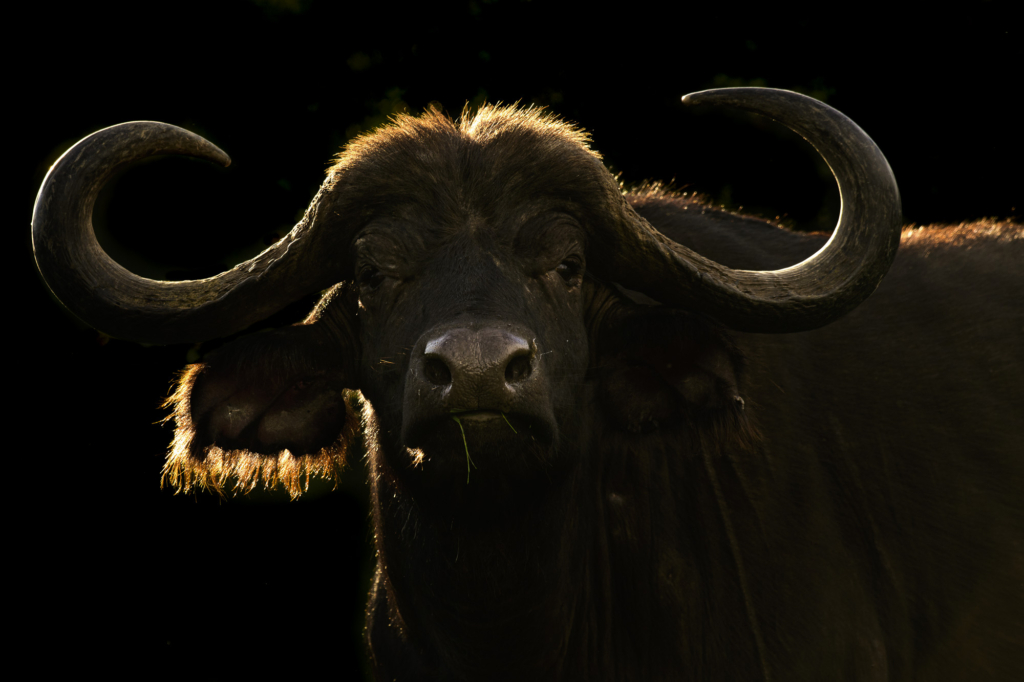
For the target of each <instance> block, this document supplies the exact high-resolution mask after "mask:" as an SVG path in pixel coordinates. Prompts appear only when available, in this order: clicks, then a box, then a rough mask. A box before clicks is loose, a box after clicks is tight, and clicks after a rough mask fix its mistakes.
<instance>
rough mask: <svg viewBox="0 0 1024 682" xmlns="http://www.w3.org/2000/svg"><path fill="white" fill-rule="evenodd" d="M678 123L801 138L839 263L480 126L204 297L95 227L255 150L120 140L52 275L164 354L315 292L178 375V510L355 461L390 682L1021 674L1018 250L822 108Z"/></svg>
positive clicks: (100, 142)
mask: <svg viewBox="0 0 1024 682" xmlns="http://www.w3.org/2000/svg"><path fill="white" fill-rule="evenodd" d="M684 102H687V103H695V104H701V103H708V104H721V105H727V106H735V107H740V108H744V109H747V110H751V111H754V112H757V113H761V114H763V115H766V116H770V117H772V118H775V119H777V120H779V121H781V122H782V123H784V124H785V125H787V126H789V127H790V128H792V129H793V130H795V131H797V132H798V133H799V134H801V135H803V136H804V137H805V138H806V139H807V140H808V141H810V142H811V144H812V145H814V147H815V148H816V149H817V150H818V151H819V152H820V153H821V155H822V157H823V158H824V159H825V161H826V162H827V163H828V164H829V166H830V167H831V168H832V170H833V172H834V174H835V176H836V179H837V182H838V184H839V188H840V194H841V197H842V202H843V203H842V211H841V216H840V219H839V222H838V225H837V227H836V230H835V233H834V234H833V235H832V236H831V237H830V238H829V237H827V236H822V235H807V234H797V233H793V232H789V231H786V230H783V229H779V228H777V227H775V226H773V225H770V224H768V223H766V222H764V221H761V220H757V219H754V218H750V217H746V216H743V215H737V214H733V213H728V212H725V211H722V210H717V209H714V208H712V207H710V206H707V205H705V204H703V203H701V202H699V201H696V200H694V199H693V198H687V197H685V196H680V195H677V194H673V193H671V192H668V191H662V190H659V189H657V188H651V187H649V188H648V189H645V190H643V191H639V192H632V193H630V192H623V190H622V188H621V186H620V184H619V182H618V181H617V180H616V178H615V177H613V176H612V174H611V173H609V171H608V170H607V169H606V168H605V167H604V165H603V164H602V162H601V160H600V157H599V156H598V155H597V154H596V153H595V152H594V151H593V150H591V149H590V146H589V144H590V141H589V138H588V137H587V135H585V134H584V133H583V132H582V131H581V130H580V129H578V128H575V127H573V126H572V125H570V124H568V123H565V122H563V121H560V120H558V119H557V118H555V117H553V116H551V115H548V114H545V113H543V112H541V111H538V110H536V109H526V108H517V107H497V106H485V107H483V108H481V109H480V110H479V111H477V112H475V113H472V112H467V113H465V114H464V115H463V116H462V118H460V119H459V120H457V121H453V120H451V119H449V118H447V117H446V116H444V115H442V114H440V113H438V112H436V111H429V112H428V113H426V114H424V115H423V116H421V117H418V118H416V117H407V116H403V117H399V118H398V119H397V120H396V121H395V122H394V123H393V124H392V125H389V126H387V127H384V128H382V129H379V130H377V131H375V132H373V133H370V134H368V135H365V136H363V137H360V138H358V139H356V140H355V141H353V142H351V143H350V144H349V145H348V146H347V147H346V148H345V150H344V151H343V152H342V153H341V154H340V155H339V156H338V157H337V160H336V162H335V163H334V164H333V165H332V166H331V168H330V170H329V172H328V177H327V180H326V181H325V182H324V184H323V186H322V188H321V189H320V192H319V193H318V194H317V196H316V197H315V198H314V200H313V202H312V204H311V205H310V207H309V209H308V211H307V213H306V215H305V217H304V218H303V220H302V221H301V222H300V223H299V224H298V225H297V226H296V227H295V228H294V229H293V230H292V232H291V233H290V234H288V235H287V236H286V237H285V238H283V239H281V240H280V241H279V242H277V243H276V244H274V245H273V246H271V247H270V248H269V249H267V250H266V251H265V252H263V253H262V254H260V255H259V256H257V257H255V258H253V259H252V260H250V261H248V262H246V263H242V264H241V265H238V266H237V267H235V268H233V269H231V270H229V271H227V272H224V273H222V274H220V275H218V276H216V277H212V278H210V279H206V280H195V281H185V282H158V281H152V280H148V279H144V278H141V277H138V276H136V275H133V274H131V273H129V272H128V271H126V270H124V269H123V268H121V267H120V266H119V265H117V264H116V263H114V262H113V261H112V260H111V259H110V258H109V257H108V256H107V255H106V254H105V253H104V252H103V251H102V249H101V248H100V247H99V245H98V243H97V242H96V239H95V237H94V235H93V231H92V225H91V212H92V206H93V203H94V201H95V198H96V195H97V192H98V191H99V189H100V188H101V187H102V185H103V184H104V182H105V180H106V179H107V178H109V177H110V176H111V174H112V173H113V172H115V171H116V170H117V169H118V168H119V167H122V166H124V165H125V164H128V163H131V162H133V161H136V160H138V159H141V158H143V157H146V156H150V155H154V154H184V155H191V156H197V157H202V158H207V159H210V160H214V161H218V162H220V163H223V164H227V163H228V162H229V160H228V157H227V156H226V155H225V154H224V153H223V152H222V151H220V150H219V149H217V148H216V147H214V146H213V145H212V144H210V143H209V142H207V141H206V140H204V139H203V138H201V137H198V136H196V135H194V134H192V133H189V132H186V131H184V130H181V129H179V128H176V127H174V126H170V125H166V124H162V123H154V122H135V123H126V124H122V125H119V126H114V127H112V128H107V129H105V130H102V131H100V132H98V133H95V134H94V135H91V136H89V137H87V138H85V139H84V140H82V141H81V142H79V143H78V144H77V145H76V146H75V147H73V148H72V149H71V150H70V151H68V152H67V153H66V154H65V155H64V156H63V157H62V158H61V159H60V160H59V161H58V162H57V163H56V164H55V165H54V167H53V168H52V169H51V171H50V173H49V175H48V176H47V178H46V180H45V181H44V183H43V186H42V188H41V189H40V192H39V197H38V199H37V203H36V208H35V214H34V217H33V235H34V246H35V253H36V260H37V263H38V265H39V269H40V271H41V272H42V274H43V277H44V279H45V280H46V282H47V283H48V285H49V286H50V287H51V289H52V290H53V292H54V293H55V294H56V295H57V296H58V298H59V299H60V300H61V301H62V302H63V303H64V304H65V305H67V306H68V308H69V309H70V310H72V311H73V312H74V313H75V314H76V315H78V316H79V317H81V318H82V319H83V320H85V321H86V322H87V323H89V324H91V325H93V326H95V327H96V328H98V329H100V330H102V331H104V332H106V333H108V334H111V335H113V336H118V337H122V338H128V339H135V340H139V341H147V342H154V343H171V342H180V341H198V340H204V339H211V338H216V337H222V336H226V335H229V334H232V333H234V332H237V331H239V330H242V329H244V328H246V327H248V326H249V325H251V324H252V323H254V322H256V321H258V320H261V319H263V318H265V317H267V316H268V315H270V314H271V313H273V312H275V311H276V310H279V309H280V308H281V307H283V306H284V305H286V304H287V303H288V302H290V301H293V300H295V299H296V298H298V297H300V296H303V295H306V294H308V293H310V292H316V291H320V290H325V289H326V293H325V294H324V295H323V297H322V298H321V300H320V303H319V304H318V305H317V306H316V308H315V310H313V312H312V313H311V314H310V316H309V317H308V318H307V319H306V320H305V321H304V322H302V323H300V324H298V325H295V326H293V327H288V328H285V329H280V330H276V331H271V332H265V333H258V334H252V335H250V336H245V337H241V338H240V339H239V340H237V341H234V342H232V343H230V344H227V345H225V346H223V347H222V348H221V349H220V350H218V351H217V352H215V353H212V354H210V355H208V356H207V357H206V358H204V359H203V361H202V362H201V363H199V364H195V365H192V366H190V367H189V368H187V369H186V370H185V371H184V372H183V374H182V377H181V380H180V383H179V388H178V390H177V392H176V394H175V395H174V397H173V399H172V401H171V402H172V404H173V407H174V415H173V416H174V419H175V420H176V424H177V431H176V435H175V438H174V442H173V444H172V446H171V450H170V453H169V455H168V459H167V464H166V466H165V468H164V480H165V482H167V483H169V484H170V485H172V486H175V487H177V488H178V489H180V490H190V489H192V488H194V487H200V488H213V489H215V490H218V491H220V490H223V489H224V488H225V487H226V486H231V485H234V486H237V487H239V488H241V489H251V488H252V486H254V485H256V484H257V483H258V482H259V481H260V480H262V481H265V482H266V483H268V484H277V483H281V484H283V485H284V486H286V487H287V488H288V490H290V491H291V493H292V494H293V495H299V494H300V493H301V492H302V489H303V480H304V479H305V478H306V477H308V476H309V475H310V474H320V475H324V476H328V477H333V476H336V475H338V474H339V472H340V471H341V469H342V467H343V465H344V461H345V453H346V450H347V448H348V446H349V444H350V443H351V442H352V441H353V439H355V438H357V437H359V434H361V437H362V438H363V439H364V441H365V444H366V448H367V452H368V453H369V454H368V456H369V463H370V471H371V487H372V505H373V527H374V537H375V541H376V548H377V568H376V577H375V581H374V585H373V587H372V590H371V594H370V597H369V603H368V606H367V624H366V638H367V642H368V645H369V655H370V659H371V665H372V667H373V670H374V673H375V675H376V677H377V679H380V680H479V679H513V680H522V679H581V680H605V679H607V680H612V679H616V680H618V679H630V680H662V679H664V680H677V679H695V680H755V679H763V680H770V679H772V680H795V679H800V680H804V679H807V680H912V679H913V680H918V679H920V680H939V679H943V680H967V679H971V680H976V679H1000V680H1010V679H1024V653H1022V652H1024V617H1022V614H1024V583H1022V580H1024V490H1022V487H1021V484H1022V483H1024V476H1022V473H1024V446H1022V443H1024V418H1022V415H1024V369H1022V368H1024V362H1022V360H1021V358H1022V357H1024V344H1022V338H1024V314H1022V304H1021V300H1022V299H1021V296H1022V294H1024V287H1022V275H1021V263H1022V262H1024V261H1022V256H1024V249H1022V244H1024V240H1022V231H1021V228H1020V226H1019V225H1016V224H1012V223H1009V222H999V221H994V220H989V221H979V222H976V223H970V224H963V225H959V226H956V227H947V228H943V229H938V228H913V227H909V228H906V229H902V224H901V222H902V221H901V213H900V200H899V193H898V191H897V188H896V183H895V180H894V178H893V175H892V173H891V171H890V169H889V166H888V164H887V163H886V161H885V158H884V157H883V156H882V154H881V152H880V151H879V150H878V148H877V147H876V146H875V145H874V143H873V142H872V141H871V140H870V139H869V138H868V137H867V135H866V134H865V133H864V132H863V131H861V130H860V128H858V127H857V126H856V125H855V124H854V123H853V122H852V121H850V120H849V119H847V118H846V117H844V116H843V115H842V114H840V113H839V112H837V111H835V110H833V109H831V108H830V107H828V106H825V105H824V104H821V103H819V102H816V101H815V100H812V99H810V98H807V97H804V96H801V95H797V94H795V93H790V92H785V91H777V90H767V89H756V88H751V89H746V88H741V89H729V90H716V91H706V92H703V93H697V94H694V95H689V96H687V97H686V98H684ZM898 244H902V245H901V246H900V250H899V255H898V256H897V255H896V249H897V245H898ZM894 258H895V262H893V260H894ZM794 263H796V265H794ZM890 264H891V265H892V268H891V271H890V272H889V274H888V277H887V278H886V279H885V281H884V282H883V283H882V284H881V286H880V287H878V284H879V282H880V281H881V280H882V277H883V276H884V275H885V273H886V271H887V270H889V268H890ZM876 287H878V290H877V291H874V290H875V289H876ZM872 292H874V293H873V294H872ZM869 295H870V296H871V298H870V299H869V300H867V301H865V299H867V298H868V296H869Z"/></svg>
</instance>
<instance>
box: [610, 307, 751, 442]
mask: <svg viewBox="0 0 1024 682" xmlns="http://www.w3.org/2000/svg"><path fill="white" fill-rule="evenodd" d="M600 334H601V338H600V340H599V342H598V348H599V349H600V350H599V355H598V356H597V357H596V358H594V363H595V365H596V366H595V370H596V375H597V377H598V379H599V382H600V383H599V391H600V399H601V403H602V405H603V407H604V409H605V410H606V412H607V414H608V417H609V418H610V419H611V420H612V423H614V424H615V425H616V426H618V427H619V428H621V429H624V430H626V431H630V432H634V433H643V432H649V431H653V430H655V429H659V428H665V427H670V426H672V425H676V424H679V423H680V422H681V421H682V420H687V421H692V420H694V419H704V418H708V417H713V416H715V415H716V414H721V413H723V412H725V411H731V410H738V409H742V408H743V399H742V398H741V397H740V391H739V388H738V385H737V384H738V377H739V375H740V373H741V368H742V358H741V357H740V355H739V353H738V352H737V351H736V349H735V347H734V346H733V344H732V342H731V340H730V339H729V337H728V333H727V332H726V331H725V330H723V329H721V328H719V327H717V326H716V325H714V324H712V323H710V322H709V321H707V320H706V319H704V318H703V317H701V316H699V315H694V314H691V313H687V312H685V311H681V310H676V309H672V308H666V307H662V306H647V305H638V304H636V303H633V302H632V301H629V300H628V299H623V298H620V299H619V300H618V301H617V302H616V303H615V306H614V310H612V311H610V313H609V314H608V315H607V316H606V317H605V319H604V320H603V323H602V324H601V326H600Z"/></svg>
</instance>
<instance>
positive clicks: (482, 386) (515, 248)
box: [355, 212, 588, 497]
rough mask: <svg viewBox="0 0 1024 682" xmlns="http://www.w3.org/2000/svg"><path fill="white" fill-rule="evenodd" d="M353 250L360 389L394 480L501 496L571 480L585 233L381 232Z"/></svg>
mask: <svg viewBox="0 0 1024 682" xmlns="http://www.w3.org/2000/svg"><path fill="white" fill-rule="evenodd" d="M355 245H356V266H355V267H356V273H357V282H358V285H359V316H360V323H361V325H360V326H361V334H362V347H363V348H364V349H365V350H364V353H365V356H364V358H363V365H362V372H363V374H362V376H361V381H360V383H361V385H362V386H363V387H364V388H363V393H364V395H365V396H366V397H367V398H368V399H369V401H370V403H371V404H372V405H373V406H374V410H375V412H376V414H377V419H378V423H379V427H380V432H379V439H380V442H381V445H382V451H383V454H384V457H385V464H386V466H387V467H388V468H389V469H390V470H391V473H392V474H393V475H394V476H395V478H397V479H399V480H404V481H405V482H406V484H407V485H410V486H413V487H415V488H417V489H419V490H420V492H421V493H423V492H426V491H428V490H429V491H431V492H432V493H434V494H438V495H450V494H451V493H452V490H453V489H461V488H462V487H463V486H466V485H467V479H468V481H469V483H468V485H469V486H470V487H472V486H473V484H476V485H477V486H478V487H480V488H487V490H488V494H489V495H497V496H498V497H500V496H501V493H500V490H501V489H507V490H508V491H509V492H511V491H512V490H513V489H514V488H515V487H516V486H518V485H520V484H522V483H524V482H529V481H531V480H534V479H544V480H546V481H548V482H553V481H554V480H556V479H557V478H559V477H560V476H562V475H564V473H565V471H567V470H568V468H569V466H570V465H571V463H572V459H573V455H572V452H573V451H575V448H572V447H563V444H564V443H566V442H569V443H572V442H576V441H578V438H579V433H580V426H581V424H580V423H579V421H580V417H579V415H580V414H581V410H580V409H578V408H579V404H580V401H581V399H582V394H581V391H580V386H581V384H583V380H584V375H585V373H586V369H587V358H588V343H587V334H586V327H585V324H584V310H583V306H584V300H583V286H584V284H583V268H584V250H583V231H582V229H581V228H580V226H579V225H578V224H577V223H576V221H575V220H574V219H573V218H571V217H569V216H567V215H564V214H561V213H558V212H542V213H540V214H538V215H529V214H527V215H526V216H525V217H524V216H518V217H511V218H509V219H507V220H502V219H492V220H490V221H488V220H483V219H480V218H469V219H467V220H465V222H463V223H462V224H458V225H455V226H452V225H441V224H424V223H423V222H422V219H421V222H419V223H417V222H415V221H401V222H398V221H395V222H377V223H372V224H370V225H368V226H367V227H366V228H365V229H364V230H363V231H362V232H361V233H360V234H359V235H358V236H357V238H356V240H355Z"/></svg>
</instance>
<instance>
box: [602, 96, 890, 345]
mask: <svg viewBox="0 0 1024 682" xmlns="http://www.w3.org/2000/svg"><path fill="white" fill-rule="evenodd" d="M683 103H684V104H714V105H724V106H733V107H737V108H739V109H745V110H747V111H752V112H754V113H756V114H761V115H763V116H768V117H770V118H772V119H775V120H777V121H778V122H779V123H782V124H783V125H785V126H786V127H788V128H789V129H791V130H793V131H794V132H796V133H798V134H799V135H801V136H802V137H803V138H804V139H806V140H807V141H808V142H810V143H811V145H812V146H813V147H814V148H815V149H817V150H818V153H819V154H821V156H822V158H824V160H825V162H826V163H827V164H828V165H829V168H831V169H832V173H833V174H834V175H835V178H836V182H837V183H838V185H839V196H840V199H841V201H842V208H841V210H840V214H839V222H838V224H837V225H836V228H835V231H834V232H833V234H832V237H831V239H829V240H828V243H827V244H825V246H823V247H822V248H821V250H820V251H818V252H817V253H816V254H814V255H813V256H811V257H810V258H808V259H807V260H805V261H803V262H802V263H797V264H796V265H793V266H792V267H788V268H784V269H782V270H773V271H763V272H762V271H751V270H733V269H731V268H727V267H725V266H724V265H721V264H719V263H716V262H714V261H711V260H708V259H707V258H704V257H703V256H701V255H699V254H697V253H694V252H693V251H691V250H690V249H688V248H686V247H685V246H682V245H681V244H677V243H675V242H673V241H671V240H670V239H668V238H667V237H665V236H664V235H662V234H661V233H660V232H658V231H657V230H656V229H654V228H653V227H652V226H651V225H650V224H649V223H648V222H647V221H646V220H644V219H643V218H641V217H640V216H638V215H637V214H636V213H635V212H634V211H633V210H632V208H630V207H629V206H628V205H625V206H624V213H623V215H624V219H623V220H622V221H621V223H620V225H619V230H618V234H616V235H614V237H613V238H614V239H615V240H616V241H617V242H618V243H617V244H614V245H613V246H612V248H609V249H607V251H606V252H607V253H609V254H611V256H610V262H606V263H605V267H606V268H607V271H610V272H611V274H612V276H613V278H614V279H615V280H616V281H618V282H619V283H621V284H623V285H625V286H626V287H628V288H630V289H635V290H637V291H642V292H644V293H646V294H648V295H650V296H653V297H654V298H656V299H658V300H659V301H661V302H662V303H666V304H669V305H674V306H681V307H686V308H689V309H691V310H698V311H701V312H703V313H705V314H707V315H709V316H711V317H714V318H715V319H717V320H719V321H720V322H722V323H723V324H725V325H727V326H729V327H731V328H733V329H736V330H739V331H747V332H766V333H774V332H796V331H804V330H808V329H815V328H817V327H821V326H824V325H826V324H828V323H830V322H833V321H835V320H837V319H839V318H840V317H842V316H843V315H845V314H846V313H848V312H850V311H851V310H853V309H854V308H855V307H857V306H858V305H859V304H860V303H861V302H862V301H863V300H864V299H866V298H867V297H868V296H869V295H870V294H871V292H873V291H874V290H875V288H876V287H877V286H878V283H879V282H880V281H881V280H882V277H883V276H884V275H885V273H886V272H887V271H888V269H889V266H890V265H891V264H892V261H893V258H895V256H896V249H897V247H898V246H899V242H900V231H901V229H902V222H903V220H902V212H901V209H900V193H899V189H898V188H897V187H896V178H895V177H893V174H892V170H891V169H890V168H889V164H888V162H887V161H886V160H885V157H884V156H883V155H882V152H881V150H880V149H879V148H878V147H877V146H876V145H875V143H874V142H872V141H871V138H870V137H868V136H867V133H865V132H864V131H863V130H861V129H860V127H858V126H857V124H856V123H854V122H853V121H851V120H850V119H849V118H847V117H846V116H844V115H843V114H841V113H839V112H838V111H836V110H835V109H833V108H832V107H830V106H828V105H825V104H822V103H821V102H819V101H817V100H815V99H812V98H810V97H807V96H806V95H801V94H798V93H795V92H789V91H786V90H773V89H769V88H722V89H718V90H705V91H703V92H696V93H692V94H689V95H686V96H685V97H683Z"/></svg>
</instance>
